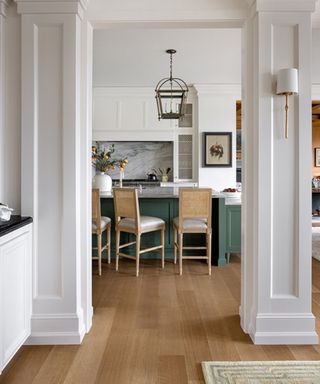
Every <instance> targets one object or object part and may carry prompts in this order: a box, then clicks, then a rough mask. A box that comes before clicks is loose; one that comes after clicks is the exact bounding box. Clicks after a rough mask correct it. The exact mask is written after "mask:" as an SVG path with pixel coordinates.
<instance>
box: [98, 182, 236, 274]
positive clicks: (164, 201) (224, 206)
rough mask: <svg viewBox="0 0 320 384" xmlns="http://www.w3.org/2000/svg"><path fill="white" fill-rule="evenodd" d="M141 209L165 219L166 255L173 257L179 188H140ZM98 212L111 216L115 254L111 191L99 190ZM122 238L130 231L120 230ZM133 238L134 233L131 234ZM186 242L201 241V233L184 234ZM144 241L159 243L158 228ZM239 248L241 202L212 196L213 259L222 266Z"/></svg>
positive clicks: (126, 237)
mask: <svg viewBox="0 0 320 384" xmlns="http://www.w3.org/2000/svg"><path fill="white" fill-rule="evenodd" d="M139 205H140V213H141V215H143V216H156V217H160V218H161V219H163V220H164V221H165V223H166V238H165V241H166V249H165V255H166V259H170V258H173V222H172V221H173V218H174V217H176V216H178V215H179V191H178V188H166V187H150V188H144V189H142V190H140V191H139ZM101 215H102V216H108V217H110V218H111V220H112V232H111V239H112V245H111V255H112V256H114V255H115V231H114V223H115V218H114V206H113V198H112V193H101ZM122 236H123V238H122V241H121V242H124V241H128V240H129V239H128V237H129V236H133V235H129V234H126V233H123V234H122ZM133 238H134V236H133ZM184 239H185V241H186V244H187V245H191V244H195V243H197V244H199V242H200V243H201V242H204V241H205V238H204V236H203V235H202V234H196V235H193V234H190V235H189V236H186V235H185V236H184ZM141 240H142V246H143V244H148V245H149V244H160V234H159V233H157V232H152V233H147V234H144V235H143V236H142V238H141ZM234 252H241V204H240V201H239V200H238V199H233V198H231V199H226V198H225V197H224V196H223V194H217V195H213V196H212V263H213V264H214V265H217V266H224V265H226V264H227V263H228V262H229V256H230V253H234ZM158 256H159V254H158V253H157V252H153V253H146V254H144V255H143V257H144V258H156V257H158Z"/></svg>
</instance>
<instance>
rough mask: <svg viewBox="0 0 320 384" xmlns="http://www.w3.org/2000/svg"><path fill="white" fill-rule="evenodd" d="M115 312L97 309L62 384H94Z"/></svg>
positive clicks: (108, 309)
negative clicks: (90, 326) (89, 328)
mask: <svg viewBox="0 0 320 384" xmlns="http://www.w3.org/2000/svg"><path fill="white" fill-rule="evenodd" d="M114 314H115V310H114V309H110V308H97V309H96V310H95V316H94V318H93V327H92V329H91V331H90V332H89V334H88V335H87V336H86V337H85V339H84V341H83V343H82V345H81V346H80V348H79V350H78V352H77V354H76V356H75V358H74V360H73V363H72V364H71V366H70V369H69V370H68V374H67V376H66V378H65V380H64V381H63V383H64V384H87V383H94V382H95V380H96V376H97V373H98V369H99V367H100V364H101V359H102V356H103V352H104V350H105V348H106V344H107V341H108V337H109V334H110V331H111V327H112V323H113V319H114Z"/></svg>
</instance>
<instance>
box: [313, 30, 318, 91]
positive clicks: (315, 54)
mask: <svg viewBox="0 0 320 384" xmlns="http://www.w3.org/2000/svg"><path fill="white" fill-rule="evenodd" d="M312 84H320V28H314V29H313V30H312Z"/></svg>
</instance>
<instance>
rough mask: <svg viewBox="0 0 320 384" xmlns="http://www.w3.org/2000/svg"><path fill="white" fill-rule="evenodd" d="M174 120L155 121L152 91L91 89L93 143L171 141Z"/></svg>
mask: <svg viewBox="0 0 320 384" xmlns="http://www.w3.org/2000/svg"><path fill="white" fill-rule="evenodd" d="M174 129H175V123H174V121H173V120H160V121H159V120H158V112H157V106H156V101H155V93H154V89H153V88H116V87H110V88H105V87H103V88H94V90H93V132H92V138H93V140H95V141H111V140H114V141H122V140H123V141H148V140H153V141H156V140H159V141H161V140H170V139H172V137H173V132H174Z"/></svg>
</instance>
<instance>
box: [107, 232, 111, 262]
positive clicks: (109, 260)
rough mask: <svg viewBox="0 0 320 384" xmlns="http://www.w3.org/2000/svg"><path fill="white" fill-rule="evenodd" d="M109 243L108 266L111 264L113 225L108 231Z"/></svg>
mask: <svg viewBox="0 0 320 384" xmlns="http://www.w3.org/2000/svg"><path fill="white" fill-rule="evenodd" d="M107 242H108V264H110V263H111V225H109V227H108V229H107Z"/></svg>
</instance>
